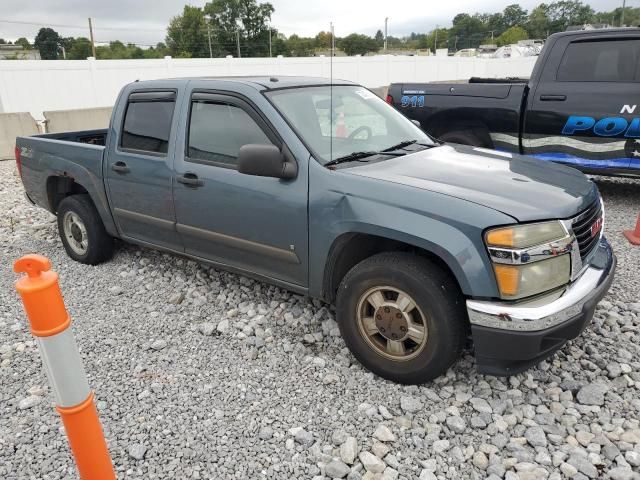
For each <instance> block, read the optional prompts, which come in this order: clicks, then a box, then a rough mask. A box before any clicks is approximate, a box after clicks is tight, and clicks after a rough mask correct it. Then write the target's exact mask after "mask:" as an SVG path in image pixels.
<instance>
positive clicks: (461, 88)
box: [387, 28, 640, 176]
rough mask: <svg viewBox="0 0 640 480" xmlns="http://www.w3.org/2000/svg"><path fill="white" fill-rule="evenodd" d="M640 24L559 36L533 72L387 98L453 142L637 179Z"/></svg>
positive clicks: (413, 86)
mask: <svg viewBox="0 0 640 480" xmlns="http://www.w3.org/2000/svg"><path fill="white" fill-rule="evenodd" d="M639 82H640V29H637V28H625V29H606V30H590V31H573V32H563V33H556V34H555V35H552V36H551V37H549V39H548V40H547V42H546V44H545V46H544V48H543V50H542V53H541V55H540V56H539V57H538V60H537V62H536V64H535V67H534V69H533V72H532V75H531V78H530V79H529V80H528V81H527V80H522V79H481V78H472V79H471V80H470V81H469V83H444V84H443V83H402V84H399V83H397V84H392V85H391V86H390V89H389V96H388V97H387V101H388V102H389V103H391V104H393V105H394V106H395V107H396V108H398V109H399V110H400V111H401V112H402V113H404V114H405V115H406V116H407V117H409V118H411V119H414V120H417V121H419V122H420V124H421V126H422V128H424V130H425V131H427V132H429V133H430V134H431V135H433V136H435V137H437V138H439V139H441V140H443V141H449V142H455V143H461V144H466V145H475V146H478V147H486V148H496V149H499V150H503V151H507V152H513V153H523V154H526V155H530V156H533V157H536V158H538V159H541V160H550V161H554V162H560V163H565V164H570V165H572V166H573V167H575V168H578V169H580V170H582V171H583V172H585V173H592V174H602V175H626V176H640V116H638V114H639V113H640V109H639V108H638V97H639V95H640V83H639Z"/></svg>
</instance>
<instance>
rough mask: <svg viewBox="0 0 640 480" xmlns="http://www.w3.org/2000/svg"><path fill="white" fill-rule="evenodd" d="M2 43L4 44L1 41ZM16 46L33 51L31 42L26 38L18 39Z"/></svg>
mask: <svg viewBox="0 0 640 480" xmlns="http://www.w3.org/2000/svg"><path fill="white" fill-rule="evenodd" d="M0 43H3V42H2V41H0ZM15 45H20V46H21V47H22V48H24V49H25V50H31V44H30V43H29V40H27V39H26V38H24V37H20V38H19V39H17V40H16V41H15Z"/></svg>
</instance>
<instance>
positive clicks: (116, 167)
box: [111, 162, 131, 173]
mask: <svg viewBox="0 0 640 480" xmlns="http://www.w3.org/2000/svg"><path fill="white" fill-rule="evenodd" d="M111 170H113V171H114V172H118V173H129V172H130V171H131V169H130V168H129V167H127V164H126V163H124V162H116V163H114V164H113V165H111Z"/></svg>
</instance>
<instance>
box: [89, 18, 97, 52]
mask: <svg viewBox="0 0 640 480" xmlns="http://www.w3.org/2000/svg"><path fill="white" fill-rule="evenodd" d="M89 36H90V37H91V54H92V55H93V58H96V43H95V42H94V41H93V25H92V24H91V17H89Z"/></svg>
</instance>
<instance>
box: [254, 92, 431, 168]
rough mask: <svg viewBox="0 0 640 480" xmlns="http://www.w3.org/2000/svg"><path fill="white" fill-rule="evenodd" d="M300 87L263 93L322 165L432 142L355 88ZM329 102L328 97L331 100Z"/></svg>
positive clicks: (372, 98)
mask: <svg viewBox="0 0 640 480" xmlns="http://www.w3.org/2000/svg"><path fill="white" fill-rule="evenodd" d="M331 90H332V88H331V87H330V86H329V85H326V86H321V87H301V88H291V89H283V90H274V91H271V92H267V93H266V95H267V96H268V97H269V98H270V99H271V101H272V102H273V103H274V105H275V106H276V108H277V109H278V110H279V111H280V113H281V114H282V115H283V116H284V117H285V118H286V119H287V120H288V121H289V123H290V124H291V125H292V126H293V128H294V129H295V130H296V131H297V133H298V135H300V137H301V138H302V140H303V141H304V142H305V143H306V144H307V146H308V147H309V148H311V150H312V152H313V154H314V156H315V157H316V158H317V159H318V160H319V161H320V162H321V163H323V164H324V163H327V162H330V161H332V160H335V159H337V158H341V157H344V156H346V155H350V154H352V153H355V152H369V151H371V152H374V151H382V150H385V149H389V148H390V147H393V146H395V145H398V144H400V143H402V142H405V141H410V140H414V141H417V142H418V143H422V144H426V145H434V142H433V140H431V138H430V137H429V136H428V135H427V134H426V133H424V132H423V131H422V130H420V128H418V127H417V126H416V125H414V124H413V123H412V122H411V121H409V120H408V119H407V118H406V117H404V116H403V115H402V114H401V113H400V112H398V111H397V110H395V109H394V108H393V107H391V106H390V105H388V104H387V103H385V102H384V100H382V99H381V98H379V97H378V96H377V95H375V94H373V93H372V92H370V91H369V90H367V89H365V88H363V87H360V86H356V85H334V86H333V95H332V92H331ZM332 97H333V98H332Z"/></svg>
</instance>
